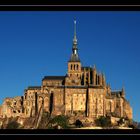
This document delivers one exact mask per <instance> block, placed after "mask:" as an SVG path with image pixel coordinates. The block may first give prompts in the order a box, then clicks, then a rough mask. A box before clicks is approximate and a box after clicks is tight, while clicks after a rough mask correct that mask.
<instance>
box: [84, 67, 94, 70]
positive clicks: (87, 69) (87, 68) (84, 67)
mask: <svg viewBox="0 0 140 140" xmlns="http://www.w3.org/2000/svg"><path fill="white" fill-rule="evenodd" d="M84 69H86V70H88V69H92V68H91V67H90V66H89V67H88V66H86V67H82V70H84Z"/></svg>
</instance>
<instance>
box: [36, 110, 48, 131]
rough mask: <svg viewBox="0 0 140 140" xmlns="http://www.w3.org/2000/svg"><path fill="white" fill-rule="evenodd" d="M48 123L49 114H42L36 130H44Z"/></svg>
mask: <svg viewBox="0 0 140 140" xmlns="http://www.w3.org/2000/svg"><path fill="white" fill-rule="evenodd" d="M49 121H50V113H49V112H43V114H42V118H41V121H40V123H39V126H38V129H46V128H47V126H48V124H49Z"/></svg>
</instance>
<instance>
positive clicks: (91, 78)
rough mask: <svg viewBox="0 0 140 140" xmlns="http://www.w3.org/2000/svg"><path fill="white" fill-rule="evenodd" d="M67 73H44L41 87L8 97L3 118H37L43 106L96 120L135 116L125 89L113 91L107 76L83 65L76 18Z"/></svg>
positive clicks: (0, 110)
mask: <svg viewBox="0 0 140 140" xmlns="http://www.w3.org/2000/svg"><path fill="white" fill-rule="evenodd" d="M67 65H68V69H67V72H66V75H64V76H44V78H43V79H42V83H41V86H31V87H28V88H27V89H25V90H24V95H23V96H21V97H19V96H17V97H15V98H5V100H4V102H3V104H2V105H1V106H0V117H1V118H5V117H16V116H21V117H24V118H27V117H34V116H36V115H38V114H39V112H40V111H41V110H42V109H43V110H45V111H46V112H49V113H50V114H51V115H54V116H55V115H60V114H63V115H67V116H70V117H77V118H78V117H82V118H85V119H90V120H94V119H95V118H97V117H99V116H110V117H113V118H121V117H125V118H128V119H132V108H131V106H130V104H129V102H128V101H127V100H126V98H125V91H124V88H122V89H121V90H118V91H112V90H111V87H110V86H109V85H108V84H106V79H105V75H104V74H102V73H98V72H97V70H96V67H95V65H94V66H93V67H91V66H90V67H85V66H82V64H81V60H80V57H79V55H78V47H77V36H76V21H74V38H73V45H72V54H71V57H70V59H69V61H68V63H67Z"/></svg>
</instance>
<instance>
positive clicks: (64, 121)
mask: <svg viewBox="0 0 140 140" xmlns="http://www.w3.org/2000/svg"><path fill="white" fill-rule="evenodd" d="M68 124H69V123H68V117H67V116H64V115H58V116H55V117H54V118H52V119H51V120H50V121H49V125H48V128H49V129H59V128H62V129H66V128H69V126H68Z"/></svg>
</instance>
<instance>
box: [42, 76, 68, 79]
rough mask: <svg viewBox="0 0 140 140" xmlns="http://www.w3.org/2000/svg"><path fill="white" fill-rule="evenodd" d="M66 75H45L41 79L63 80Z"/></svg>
mask: <svg viewBox="0 0 140 140" xmlns="http://www.w3.org/2000/svg"><path fill="white" fill-rule="evenodd" d="M65 77H66V76H45V77H44V78H43V79H42V80H64V79H65Z"/></svg>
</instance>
